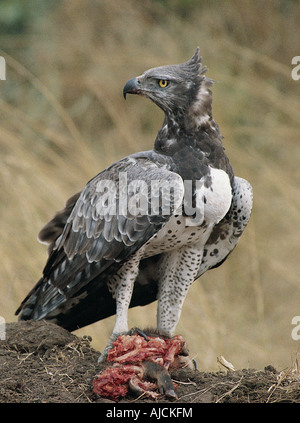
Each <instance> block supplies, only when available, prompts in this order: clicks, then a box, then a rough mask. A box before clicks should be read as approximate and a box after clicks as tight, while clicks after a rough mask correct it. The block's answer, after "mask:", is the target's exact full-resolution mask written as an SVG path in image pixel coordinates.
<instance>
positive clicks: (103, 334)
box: [0, 0, 300, 370]
mask: <svg viewBox="0 0 300 423" xmlns="http://www.w3.org/2000/svg"><path fill="white" fill-rule="evenodd" d="M37 4H38V6H37ZM1 7H2V8H3V9H2V12H1V13H0V16H1V18H0V19H2V21H3V22H4V23H9V21H10V22H14V19H15V21H16V22H17V24H16V25H19V28H21V29H22V30H21V29H20V31H19V32H18V31H13V30H10V28H11V26H9V25H7V26H6V27H5V25H4V27H2V28H8V30H7V31H6V32H4V30H3V29H2V33H1V34H0V36H1V37H0V48H1V49H2V50H1V52H0V55H2V56H4V57H5V59H6V63H7V80H6V81H1V82H0V84H1V85H0V90H1V97H0V175H1V179H0V184H1V191H0V198H1V201H0V234H1V243H0V262H1V271H0V315H2V316H4V317H5V319H6V321H14V320H15V316H14V311H15V309H16V307H17V306H18V305H19V302H20V301H21V300H22V299H23V298H24V296H25V295H26V294H27V292H28V290H29V289H30V288H31V287H32V286H33V284H34V283H35V282H36V281H37V280H38V279H39V277H40V275H41V271H42V268H43V266H44V264H45V260H46V247H45V246H43V245H41V244H39V243H38V242H37V240H36V236H37V233H38V231H39V230H40V228H41V227H42V226H43V225H44V223H45V222H46V221H48V219H49V218H51V217H52V215H53V213H54V212H55V211H56V210H58V209H60V208H62V206H63V205H64V202H65V200H66V199H67V198H68V197H69V196H71V195H72V194H73V193H75V192H77V191H78V190H79V189H81V188H83V186H84V185H85V183H86V182H87V181H88V180H89V179H90V178H91V177H92V176H94V175H95V174H96V173H98V172H99V171H101V170H102V169H104V168H105V167H106V166H107V165H109V164H110V163H112V162H114V161H116V160H118V159H120V158H122V157H123V156H125V155H127V154H131V153H133V152H135V151H141V150H148V149H151V148H152V145H153V141H154V138H155V136H156V132H157V130H158V129H159V127H160V124H161V122H162V118H163V116H162V114H161V112H160V111H159V110H158V109H157V108H156V107H155V106H154V105H153V104H151V103H150V102H149V101H146V100H144V99H142V98H135V97H130V98H128V101H127V102H126V103H125V102H124V100H123V98H122V88H123V85H124V83H125V82H126V81H127V80H128V79H129V78H131V77H133V76H136V75H138V74H140V73H141V72H142V71H144V70H146V69H147V68H149V67H153V66H158V65H163V64H170V63H179V62H182V61H185V60H187V59H188V58H189V57H190V56H192V54H193V53H194V50H195V49H196V47H197V46H198V45H199V46H200V50H201V55H202V57H203V62H204V63H205V64H206V65H207V66H208V68H209V71H208V76H210V77H211V78H213V79H215V80H216V81H218V83H217V84H215V85H214V87H213V92H214V104H213V106H214V117H215V119H216V121H217V122H218V123H219V125H220V127H221V131H222V133H223V135H224V137H225V139H224V145H225V147H226V151H227V153H228V155H229V157H230V159H231V162H232V165H233V167H234V169H235V172H236V174H237V175H239V176H242V177H244V178H247V179H248V180H249V181H250V182H251V183H252V185H253V188H254V209H253V215H252V219H251V221H250V224H249V226H248V228H247V230H246V231H245V233H244V235H243V237H242V239H241V241H240V243H239V245H238V247H237V249H236V250H235V252H234V253H233V254H232V256H231V257H230V259H229V260H227V261H226V263H225V264H224V265H223V266H221V267H220V268H218V269H216V270H213V271H211V272H208V273H207V274H205V275H204V276H203V277H202V278H201V281H197V282H195V283H194V285H193V286H192V288H191V290H190V292H189V294H188V297H187V300H186V302H185V306H184V309H183V313H182V318H181V321H180V323H179V325H178V328H177V332H178V333H182V334H183V335H184V336H185V337H186V339H187V341H188V343H189V346H190V350H191V354H192V355H194V356H196V359H197V362H198V365H199V368H202V369H205V370H215V369H217V368H218V364H217V362H216V357H217V356H218V355H220V354H222V355H223V356H225V357H226V358H227V359H228V360H229V361H231V362H232V363H233V364H234V366H235V367H236V368H244V367H257V368H262V367H264V366H265V365H268V364H270V363H271V364H273V365H274V366H275V367H277V368H278V369H283V368H284V367H287V366H289V365H290V364H291V357H293V355H294V353H295V351H296V349H297V347H298V343H297V342H296V341H293V340H292V338H291V330H292V325H291V320H292V317H293V316H295V315H300V281H299V277H300V276H299V275H300V265H299V263H300V257H299V252H300V248H299V235H300V231H299V222H300V212H299V210H300V207H299V206H300V196H299V181H300V168H299V157H300V145H299V141H300V124H299V118H300V97H299V94H300V81H294V80H293V79H292V78H291V70H292V66H291V59H292V57H294V56H297V55H299V54H300V43H299V40H300V26H299V14H300V5H299V2H297V1H292V0H290V1H279V0H274V1H273V0H272V1H271V0H270V1H269V0H263V1H258V0H242V1H240V0H232V1H231V0H228V1H220V0H219V1H218V0H214V1H196V0H189V1H183V0H177V1H158V0H156V1H155V0H152V1H151V0H147V1H143V2H140V1H137V0H113V1H111V0H98V1H92V0H88V1H86V2H84V5H83V2H80V1H79V0H72V1H71V0H62V1H59V2H58V1H48V2H46V1H40V2H37V3H36V2H31V1H29V2H26V6H24V4H23V2H18V1H17V0H14V1H11V2H8V1H3V2H2V5H1V6H0V8H1ZM14 13H15V15H14ZM18 13H19V15H20V17H19V15H18ZM18 19H20V22H19V21H18ZM5 20H6V21H5ZM3 22H2V23H3ZM21 24H22V25H21ZM155 308H156V305H155V304H152V305H150V306H147V307H145V308H137V309H134V310H131V311H130V314H129V317H130V322H129V323H130V325H131V326H133V325H138V326H141V327H143V326H146V325H149V323H150V324H155ZM113 324H114V318H109V319H106V320H105V321H102V322H98V323H96V324H94V325H91V326H89V327H87V328H84V329H81V330H79V331H77V333H78V334H80V335H82V334H89V335H91V336H92V337H93V342H94V346H95V347H96V348H99V349H101V348H103V346H104V344H105V342H106V340H107V338H108V336H109V334H110V333H111V330H112V327H113Z"/></svg>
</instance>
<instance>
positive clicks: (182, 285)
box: [157, 246, 202, 337]
mask: <svg viewBox="0 0 300 423" xmlns="http://www.w3.org/2000/svg"><path fill="white" fill-rule="evenodd" d="M201 259H202V250H201V249H200V250H199V249H198V248H197V247H196V246H191V247H184V248H181V249H180V250H175V251H172V252H170V253H168V254H166V256H165V259H164V263H163V265H162V269H163V270H162V273H161V275H160V281H159V289H158V308H157V328H158V330H161V331H164V332H166V333H167V334H168V335H169V336H171V337H172V336H173V335H174V332H175V328H176V325H177V323H178V321H179V318H180V314H181V309H182V305H183V302H184V300H185V297H186V295H187V292H188V290H189V287H190V286H191V284H192V283H193V282H194V280H195V277H196V275H197V272H198V269H199V266H200V263H201Z"/></svg>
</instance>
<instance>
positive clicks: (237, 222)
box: [16, 49, 252, 337]
mask: <svg viewBox="0 0 300 423" xmlns="http://www.w3.org/2000/svg"><path fill="white" fill-rule="evenodd" d="M206 70H207V69H206V67H205V66H202V63H201V58H200V57H199V49H197V50H196V52H195V54H194V55H193V57H192V58H191V59H190V60H188V61H187V62H185V63H182V64H179V65H170V66H161V67H156V68H153V69H149V70H147V71H145V72H144V73H143V74H142V75H140V76H138V77H136V78H132V79H131V80H130V81H128V82H127V83H126V85H125V86H124V90H123V94H124V97H125V98H126V95H127V94H138V95H142V96H144V97H146V98H149V99H150V100H152V101H153V102H154V103H155V104H156V105H157V106H159V107H160V108H161V109H162V110H163V111H164V115H165V116H164V121H163V124H162V127H161V129H160V130H159V131H158V134H157V136H156V139H155V143H154V148H153V149H152V150H150V151H143V152H139V153H135V154H132V155H130V156H127V157H125V158H123V159H121V160H119V161H117V162H116V163H114V164H112V165H111V166H109V167H108V168H107V169H105V170H103V171H102V172H100V173H99V174H98V175H97V176H95V177H94V178H93V179H92V180H91V181H89V182H88V184H87V185H86V187H85V188H84V189H83V191H81V192H80V193H77V194H75V195H74V196H73V197H72V198H70V199H69V200H68V201H67V203H66V206H65V208H64V209H63V210H61V211H59V212H57V213H56V215H55V216H54V218H53V219H52V220H51V221H50V222H49V223H48V224H47V225H46V226H45V227H44V228H43V229H42V230H41V232H40V234H39V239H40V241H42V242H46V243H48V244H49V257H48V260H47V263H46V266H45V268H44V271H43V276H42V277H41V279H40V280H39V281H38V282H37V284H36V285H35V286H34V288H33V289H32V290H31V291H30V292H29V294H28V295H27V297H26V298H25V299H24V301H23V302H22V304H21V305H20V307H19V308H18V310H17V311H16V314H19V319H20V320H28V319H34V320H41V319H45V320H48V321H52V322H54V323H57V324H58V325H61V326H63V327H64V328H66V329H68V330H70V331H73V330H75V329H77V328H80V327H83V326H85V325H89V324H91V323H93V322H96V321H98V320H101V319H104V318H106V317H108V316H111V315H113V314H116V322H115V326H114V329H113V335H112V337H115V335H116V334H119V333H124V332H126V331H127V330H128V324H127V314H128V308H129V307H135V306H143V305H146V304H149V303H151V302H153V301H155V300H157V302H158V306H157V328H158V330H160V331H163V332H164V333H167V334H168V335H169V336H173V335H174V332H175V328H176V325H177V323H178V320H179V318H180V314H181V309H182V305H183V302H184V300H185V298H186V295H187V292H188V289H189V287H190V286H191V284H192V283H193V282H194V281H195V280H196V279H198V278H199V277H200V276H201V275H202V274H203V273H205V272H206V271H207V270H209V269H212V268H215V267H217V266H219V265H220V264H222V263H223V262H224V261H225V260H226V258H227V257H228V255H229V254H230V253H231V251H232V250H233V249H234V247H235V246H236V244H237V242H238V241H239V238H240V236H241V235H242V233H243V231H244V229H245V227H246V225H247V223H248V221H249V218H250V213H251V208H252V188H251V185H250V184H249V182H247V181H246V180H245V179H242V178H239V177H237V176H235V175H234V172H233V169H232V167H231V165H230V162H229V160H228V158H227V156H226V154H225V151H224V147H223V145H222V138H223V137H222V135H221V133H220V130H219V127H218V125H217V123H216V122H215V121H214V119H213V116H212V93H211V90H210V88H211V85H212V83H213V81H212V80H211V79H209V78H208V77H206V75H205V74H206ZM166 187H167V189H165V188H166ZM130 204H131V206H132V207H131V209H130V208H129V205H130ZM133 206H134V207H133Z"/></svg>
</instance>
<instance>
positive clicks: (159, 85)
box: [123, 48, 213, 123]
mask: <svg viewBox="0 0 300 423" xmlns="http://www.w3.org/2000/svg"><path fill="white" fill-rule="evenodd" d="M206 70H207V68H206V66H202V64H201V57H199V48H197V50H196V52H195V54H194V55H193V57H192V58H191V59H190V60H188V61H187V62H185V63H182V64H179V65H168V66H160V67H157V68H152V69H149V70H147V71H145V72H144V73H143V74H142V75H140V76H137V77H135V78H132V79H130V80H129V81H128V82H127V83H126V84H125V86H124V89H123V95H124V97H125V98H126V95H127V94H139V95H143V96H145V97H147V98H149V99H150V100H152V101H153V102H154V103H155V104H157V106H159V107H160V108H161V109H162V110H163V111H164V112H165V113H166V115H171V116H172V117H175V119H176V117H177V118H179V119H182V118H183V117H186V116H187V115H189V117H190V118H192V120H193V121H195V120H198V121H199V123H200V122H201V120H203V117H204V116H207V117H208V116H209V117H210V116H211V103H212V95H211V91H210V89H209V87H210V86H211V85H212V82H213V81H212V80H211V79H209V78H207V77H206V76H205V72H206Z"/></svg>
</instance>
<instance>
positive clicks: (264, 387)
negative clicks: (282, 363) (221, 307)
mask: <svg viewBox="0 0 300 423" xmlns="http://www.w3.org/2000/svg"><path fill="white" fill-rule="evenodd" d="M98 356H99V352H98V351H95V350H94V349H93V348H92V347H91V345H90V340H89V339H88V338H78V337H77V336H75V335H73V334H71V333H69V332H68V331H66V330H64V329H62V328H61V327H59V326H56V325H53V324H50V323H46V322H32V321H29V322H19V323H9V324H7V325H6V340H5V341H0V402H1V403H101V402H106V403H107V402H112V401H108V400H106V399H103V398H100V397H99V396H97V395H96V394H94V393H93V390H92V382H93V378H94V376H96V375H97V374H98V373H99V372H100V371H101V370H102V369H103V366H101V365H99V364H98V363H97V359H98ZM171 376H172V379H173V381H175V383H176V384H177V388H176V392H177V395H178V401H177V402H178V403H216V402H218V403H266V402H269V403H272V402H296V403H298V402H300V384H299V372H298V370H297V371H296V370H295V369H289V370H288V371H286V372H284V373H283V372H281V373H279V372H278V371H276V370H275V369H274V367H272V366H271V365H270V366H267V367H266V368H265V369H264V370H256V369H244V370H236V371H230V372H227V371H224V372H216V373H212V372H210V373H206V372H202V371H198V370H196V371H191V370H184V369H180V370H176V371H174V372H172V374H171ZM129 402H130V403H132V402H135V403H146V402H148V403H151V402H152V403H154V401H153V400H151V399H148V398H145V397H141V398H135V397H134V396H132V395H129V396H128V397H125V398H124V399H122V400H121V401H120V402H119V404H121V403H129ZM156 402H161V403H165V402H169V401H167V400H166V399H165V398H163V397H162V398H160V399H159V400H158V401H156ZM112 403H113V402H112ZM113 404H115V403H113ZM173 404H174V405H175V404H176V401H175V402H174V401H173Z"/></svg>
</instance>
